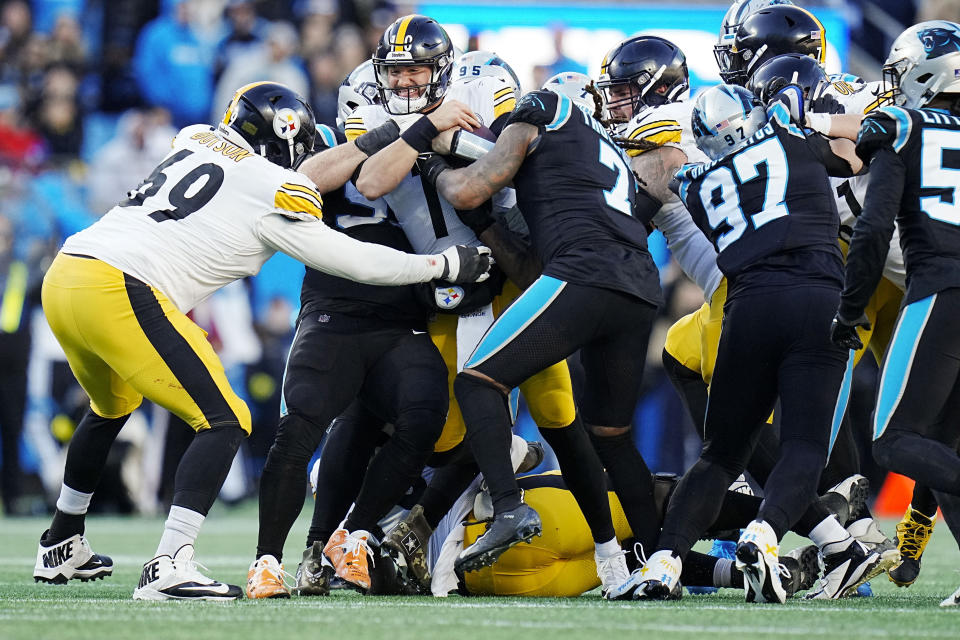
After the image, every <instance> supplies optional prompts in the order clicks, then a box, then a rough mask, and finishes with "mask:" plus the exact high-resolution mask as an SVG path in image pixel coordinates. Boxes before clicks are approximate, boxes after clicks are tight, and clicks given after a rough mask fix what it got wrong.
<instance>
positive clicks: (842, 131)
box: [806, 113, 863, 141]
mask: <svg viewBox="0 0 960 640" xmlns="http://www.w3.org/2000/svg"><path fill="white" fill-rule="evenodd" d="M862 122H863V114H862V113H835V114H827V113H807V114H806V125H807V126H808V127H810V128H811V129H813V130H814V131H819V132H820V133H822V134H823V135H825V136H830V137H831V138H846V139H848V140H853V141H856V140H857V134H858V133H859V132H860V123H862Z"/></svg>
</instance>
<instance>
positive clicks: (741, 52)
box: [720, 5, 827, 86]
mask: <svg viewBox="0 0 960 640" xmlns="http://www.w3.org/2000/svg"><path fill="white" fill-rule="evenodd" d="M826 37H827V36H826V31H825V30H824V28H823V25H822V24H820V21H819V20H817V19H816V18H815V17H814V16H813V14H812V13H810V12H809V11H807V10H806V9H801V8H800V7H795V6H790V5H774V6H772V7H767V8H766V9H761V10H759V11H755V12H754V13H751V14H750V15H749V16H747V17H746V18H745V19H744V21H743V24H741V25H740V27H739V28H738V29H737V35H736V36H735V37H734V39H733V46H732V47H731V48H730V54H729V55H730V58H729V63H730V66H729V69H728V70H727V71H725V72H721V73H720V76H721V77H722V78H723V81H724V82H726V83H727V84H738V85H741V86H746V84H747V80H749V79H750V75H751V74H752V73H753V72H754V71H755V70H756V69H757V68H758V67H759V66H760V65H761V64H763V63H764V62H766V61H767V60H769V59H770V58H773V57H774V56H780V55H783V54H785V53H800V54H803V55H805V56H810V57H811V58H813V59H814V60H816V61H817V62H819V63H820V64H823V62H824V60H825V59H826V55H827V40H826Z"/></svg>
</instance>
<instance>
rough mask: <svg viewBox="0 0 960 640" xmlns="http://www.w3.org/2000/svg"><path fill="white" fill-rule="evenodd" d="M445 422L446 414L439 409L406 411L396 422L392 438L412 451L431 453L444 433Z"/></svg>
mask: <svg viewBox="0 0 960 640" xmlns="http://www.w3.org/2000/svg"><path fill="white" fill-rule="evenodd" d="M443 422H444V414H443V412H441V411H439V410H438V409H437V408H429V407H414V408H409V409H405V410H404V411H401V412H400V414H399V415H398V416H397V420H396V421H395V422H394V425H393V426H394V432H393V436H392V437H393V438H397V439H398V442H400V443H402V445H403V446H404V447H405V448H407V449H409V450H411V451H415V452H424V453H430V452H431V451H433V444H434V443H435V442H436V441H437V438H439V437H440V433H441V432H442V431H443Z"/></svg>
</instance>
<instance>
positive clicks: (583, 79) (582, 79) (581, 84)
mask: <svg viewBox="0 0 960 640" xmlns="http://www.w3.org/2000/svg"><path fill="white" fill-rule="evenodd" d="M592 82H593V80H592V79H591V78H590V76H588V75H586V74H584V73H577V72H576V71H564V72H563V73H558V74H557V75H555V76H551V77H549V78H547V81H546V82H544V83H543V86H542V87H540V89H541V90H543V91H552V92H554V93H559V94H560V95H563V96H567V97H568V98H570V99H571V100H573V103H574V104H575V105H577V106H578V107H580V108H581V109H584V110H586V112H587V113H590V114H592V113H593V112H594V111H595V110H596V108H597V105H596V103H595V102H594V97H593V94H591V93H590V92H589V91H587V85H588V84H590V83H592Z"/></svg>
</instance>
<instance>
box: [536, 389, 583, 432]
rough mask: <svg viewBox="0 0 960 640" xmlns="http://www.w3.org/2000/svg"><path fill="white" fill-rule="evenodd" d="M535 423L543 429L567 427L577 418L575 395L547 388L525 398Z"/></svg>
mask: <svg viewBox="0 0 960 640" xmlns="http://www.w3.org/2000/svg"><path fill="white" fill-rule="evenodd" d="M524 399H525V400H526V401H527V409H528V410H529V411H530V417H531V418H533V422H534V423H535V424H536V425H537V426H538V427H540V428H541V429H557V428H560V427H566V426H568V425H569V424H570V423H571V422H573V421H574V420H575V419H576V417H577V407H576V405H574V403H573V394H572V393H570V391H569V390H567V389H560V388H545V389H540V390H537V391H536V392H534V393H531V394H530V395H529V396H524Z"/></svg>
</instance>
